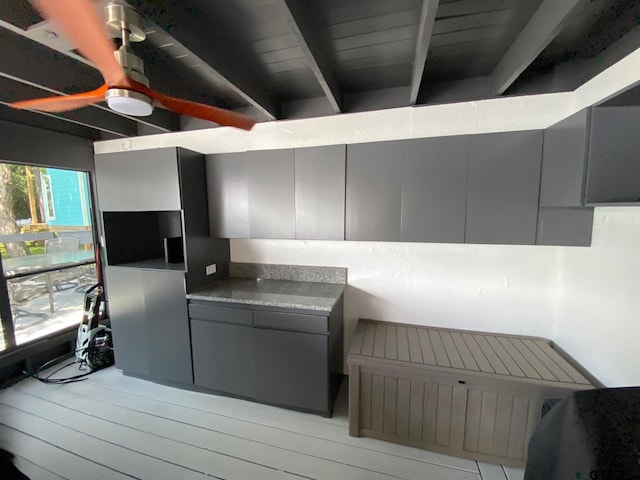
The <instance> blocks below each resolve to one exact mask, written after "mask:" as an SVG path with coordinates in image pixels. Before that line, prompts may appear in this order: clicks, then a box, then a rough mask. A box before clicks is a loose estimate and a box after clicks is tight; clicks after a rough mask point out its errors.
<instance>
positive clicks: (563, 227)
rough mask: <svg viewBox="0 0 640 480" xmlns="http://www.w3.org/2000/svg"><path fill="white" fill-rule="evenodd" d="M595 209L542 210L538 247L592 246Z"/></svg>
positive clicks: (539, 216) (539, 222) (539, 218)
mask: <svg viewBox="0 0 640 480" xmlns="http://www.w3.org/2000/svg"><path fill="white" fill-rule="evenodd" d="M592 226H593V208H541V209H540V213H539V215H538V238H537V242H536V243H537V244H538V245H566V246H578V247H588V246H590V245H591V229H592Z"/></svg>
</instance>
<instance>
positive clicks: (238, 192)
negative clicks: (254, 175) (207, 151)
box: [206, 153, 251, 238]
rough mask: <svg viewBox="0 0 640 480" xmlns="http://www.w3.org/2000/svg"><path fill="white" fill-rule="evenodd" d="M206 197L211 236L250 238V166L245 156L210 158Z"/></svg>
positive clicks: (241, 154) (211, 156) (218, 155)
mask: <svg viewBox="0 0 640 480" xmlns="http://www.w3.org/2000/svg"><path fill="white" fill-rule="evenodd" d="M206 162H207V197H208V201H209V225H210V230H211V235H212V236H214V237H220V238H248V237H249V200H250V194H249V191H250V187H251V184H250V179H251V176H250V171H251V164H250V161H249V156H248V155H247V154H246V153H224V154H216V155H208V156H207V159H206Z"/></svg>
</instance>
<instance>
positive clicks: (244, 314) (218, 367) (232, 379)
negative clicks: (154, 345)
mask: <svg viewBox="0 0 640 480" xmlns="http://www.w3.org/2000/svg"><path fill="white" fill-rule="evenodd" d="M189 317H190V323H191V345H192V355H193V371H194V383H195V385H197V386H200V387H204V388H207V389H211V390H215V391H216V392H221V393H225V394H229V395H232V396H239V397H244V398H248V399H252V400H256V401H258V402H263V403H269V404H273V405H281V406H284V407H290V408H294V409H299V410H304V411H311V412H315V413H319V414H322V415H330V414H331V410H332V406H333V401H334V400H335V395H336V394H337V387H338V386H339V383H338V382H336V381H335V380H336V379H337V378H339V377H340V375H341V369H342V302H341V301H340V302H338V303H337V306H336V308H334V310H333V311H332V312H331V315H329V313H327V314H326V315H325V314H322V313H319V314H310V313H309V312H306V311H305V312H298V311H297V310H275V309H271V310H263V309H261V308H260V307H258V306H253V305H235V306H228V304H227V305H225V304H221V303H217V302H209V301H202V300H191V301H190V302H189ZM338 356H339V357H340V358H339V361H336V358H337V357H338Z"/></svg>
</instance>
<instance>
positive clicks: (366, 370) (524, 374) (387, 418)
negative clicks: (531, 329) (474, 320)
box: [347, 319, 593, 467]
mask: <svg viewBox="0 0 640 480" xmlns="http://www.w3.org/2000/svg"><path fill="white" fill-rule="evenodd" d="M347 363H348V365H349V434H350V435H351V436H354V437H357V436H366V437H372V438H378V439H381V440H387V441H391V442H396V443H401V444H405V445H410V446H414V447H418V448H424V449H426V450H433V451H436V452H441V453H447V454H450V455H457V456H461V457H466V458H471V459H474V460H480V461H486V462H494V463H500V464H504V465H513V466H519V467H522V466H524V465H525V462H526V457H527V444H528V442H529V438H530V437H531V435H532V433H533V430H534V429H535V427H536V425H537V423H538V421H539V419H540V415H541V407H542V403H543V401H544V400H545V399H547V398H564V397H566V396H567V395H569V394H570V393H571V392H573V391H576V390H584V389H589V388H593V386H592V385H591V384H590V382H589V381H588V380H587V379H586V378H585V377H584V376H583V375H582V374H581V373H580V372H578V370H577V369H576V368H575V367H574V366H572V365H571V364H570V363H569V361H567V360H566V359H565V358H563V357H562V356H561V355H560V354H559V353H558V352H557V351H555V350H553V348H551V345H550V343H549V342H548V341H547V340H544V339H541V338H534V337H524V336H514V335H500V334H494V333H480V332H471V331H463V330H447V329H440V328H430V327H420V326H416V325H404V324H396V323H388V322H379V321H374V320H362V319H361V320H359V322H358V326H357V328H356V332H355V336H354V339H353V342H352V344H351V348H350V351H349V355H348V359H347Z"/></svg>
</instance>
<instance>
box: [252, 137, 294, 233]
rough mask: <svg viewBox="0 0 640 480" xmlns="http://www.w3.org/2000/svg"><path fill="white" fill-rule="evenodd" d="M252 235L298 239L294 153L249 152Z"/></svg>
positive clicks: (285, 151)
mask: <svg viewBox="0 0 640 480" xmlns="http://www.w3.org/2000/svg"><path fill="white" fill-rule="evenodd" d="M247 155H248V156H249V158H250V161H251V171H250V174H251V175H250V178H251V181H250V184H249V192H250V197H249V236H250V237H251V238H295V211H294V208H295V207H294V203H295V198H294V196H295V195H294V173H293V169H294V166H293V150H292V149H288V150H268V151H262V152H248V154H247Z"/></svg>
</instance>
